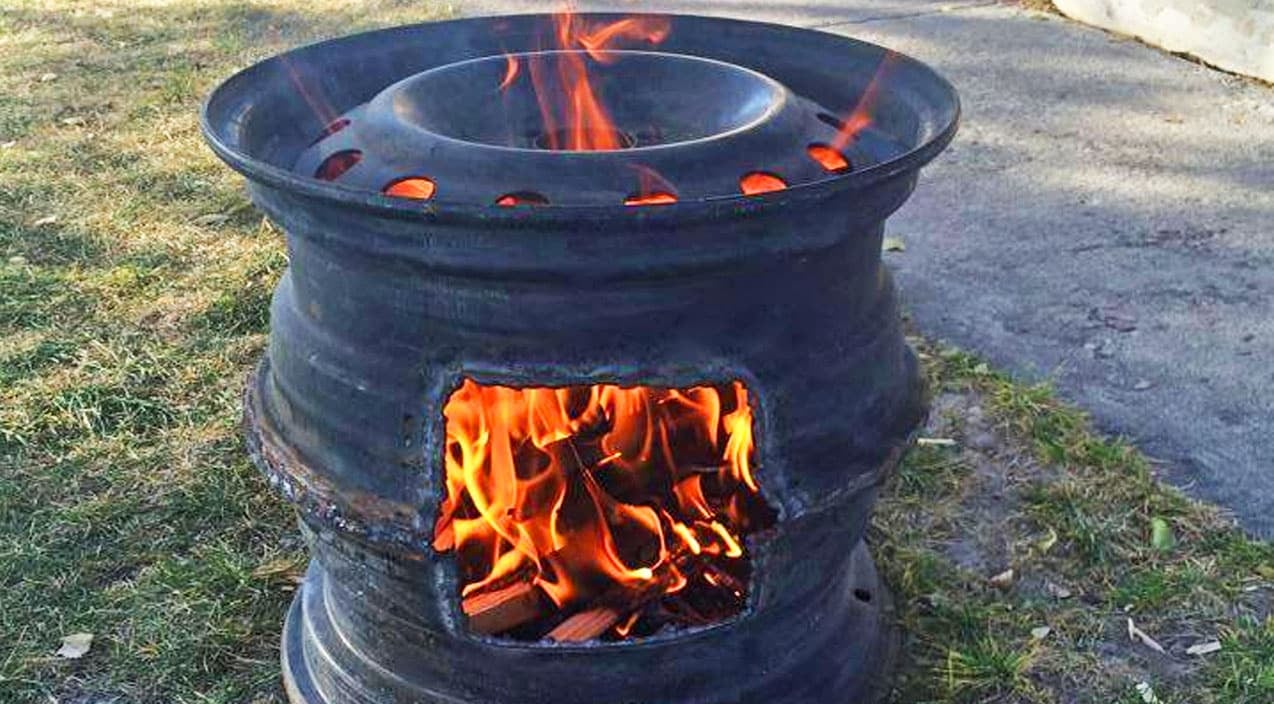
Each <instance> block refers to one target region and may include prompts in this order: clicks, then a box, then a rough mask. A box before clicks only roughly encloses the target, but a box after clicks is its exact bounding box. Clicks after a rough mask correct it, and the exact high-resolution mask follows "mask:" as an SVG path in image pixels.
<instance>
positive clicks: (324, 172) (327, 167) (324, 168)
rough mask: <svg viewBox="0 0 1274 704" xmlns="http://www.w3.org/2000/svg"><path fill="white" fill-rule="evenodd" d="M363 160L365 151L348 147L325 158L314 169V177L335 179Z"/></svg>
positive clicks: (327, 179) (325, 179)
mask: <svg viewBox="0 0 1274 704" xmlns="http://www.w3.org/2000/svg"><path fill="white" fill-rule="evenodd" d="M362 160H363V153H362V152H360V151H358V150H357V149H346V150H345V151H340V152H336V153H335V154H333V155H331V156H329V157H328V158H326V159H324V160H323V163H322V164H319V167H318V168H317V169H315V171H314V178H316V179H318V180H320V181H335V180H336V179H338V178H340V177H341V176H343V175H344V174H345V172H346V171H349V170H350V169H352V168H354V166H355V165H357V164H358V162H360V161H362Z"/></svg>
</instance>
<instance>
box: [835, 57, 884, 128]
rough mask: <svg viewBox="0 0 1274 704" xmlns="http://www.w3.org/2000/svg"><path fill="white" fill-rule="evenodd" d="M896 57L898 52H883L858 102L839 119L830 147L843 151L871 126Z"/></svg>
mask: <svg viewBox="0 0 1274 704" xmlns="http://www.w3.org/2000/svg"><path fill="white" fill-rule="evenodd" d="M898 57H899V54H898V53H896V52H893V51H886V52H885V55H884V56H883V57H882V58H881V59H880V64H879V65H878V66H877V67H876V73H875V74H873V75H872V77H871V81H870V82H868V84H867V88H866V89H864V90H863V94H862V95H860V96H859V97H858V103H857V104H855V105H854V109H853V110H851V111H850V112H849V114H848V115H846V116H845V118H844V119H843V120H841V126H840V130H839V131H838V132H837V133H836V137H835V138H834V139H832V143H831V145H830V146H831V148H832V149H834V150H836V151H843V150H844V149H845V147H848V146H849V143H850V142H852V141H854V140H855V139H856V138H857V137H858V135H860V134H862V132H863V130H865V129H867V128H868V127H871V125H872V121H873V117H872V116H873V115H874V114H875V113H876V103H877V102H878V101H879V100H880V89H881V86H882V84H883V83H884V82H885V78H886V76H887V74H888V73H889V72H890V71H891V70H892V69H893V67H894V65H895V64H896V63H897V62H898Z"/></svg>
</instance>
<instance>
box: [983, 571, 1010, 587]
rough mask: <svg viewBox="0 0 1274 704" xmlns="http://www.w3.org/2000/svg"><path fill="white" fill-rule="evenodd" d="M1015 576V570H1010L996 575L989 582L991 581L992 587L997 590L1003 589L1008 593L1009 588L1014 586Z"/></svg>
mask: <svg viewBox="0 0 1274 704" xmlns="http://www.w3.org/2000/svg"><path fill="white" fill-rule="evenodd" d="M1014 576H1015V573H1014V572H1013V569H1012V568H1009V569H1007V570H1004V571H1003V572H1001V573H999V574H997V575H995V576H994V577H992V578H991V579H990V580H988V581H990V582H991V586H993V587H995V588H996V589H1002V590H1006V591H1007V590H1008V589H1009V587H1012V586H1013V578H1014Z"/></svg>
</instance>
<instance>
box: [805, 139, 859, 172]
mask: <svg viewBox="0 0 1274 704" xmlns="http://www.w3.org/2000/svg"><path fill="white" fill-rule="evenodd" d="M805 153H806V154H809V156H810V158H811V159H813V160H814V161H817V162H818V165H819V166H821V167H823V170H824V171H826V172H828V173H833V174H841V173H845V172H846V171H851V170H853V168H854V167H853V165H852V164H851V163H850V162H849V159H848V158H846V157H845V155H844V154H842V153H841V152H840V150H838V149H835V148H833V147H831V146H829V145H826V144H821V143H815V144H811V145H809V146H808V147H806V148H805Z"/></svg>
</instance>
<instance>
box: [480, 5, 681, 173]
mask: <svg viewBox="0 0 1274 704" xmlns="http://www.w3.org/2000/svg"><path fill="white" fill-rule="evenodd" d="M670 26H671V24H670V22H669V21H668V20H667V19H666V18H661V17H641V18H636V17H633V18H627V19H622V20H617V21H614V22H609V23H596V22H593V23H590V22H588V21H586V20H584V19H582V18H580V17H579V16H578V15H576V14H575V13H574V12H572V11H569V10H568V11H563V12H560V13H558V14H556V15H554V32H553V35H554V37H553V39H554V41H553V48H555V49H560V50H564V51H563V52H562V53H558V54H553V55H552V59H546V58H544V57H541V56H534V57H532V58H531V59H530V60H528V61H527V64H528V66H527V68H528V71H529V73H530V75H531V83H532V85H533V87H534V89H535V97H536V101H537V102H538V103H539V106H540V116H541V120H542V123H543V128H544V141H545V144H546V146H547V147H548V148H549V149H554V150H560V149H569V150H576V151H601V150H613V149H622V148H624V147H626V146H628V144H627V143H626V142H625V140H624V138H623V136H622V134H621V132H620V131H619V129H618V128H617V127H616V126H615V123H614V120H613V119H612V118H611V115H610V112H609V111H608V110H607V109H606V106H605V105H603V104H602V102H601V99H600V98H599V97H598V95H597V92H596V90H595V89H594V86H593V82H592V80H591V79H590V77H589V73H588V62H589V60H592V61H595V62H597V63H613V62H614V61H615V60H617V59H618V55H617V54H615V53H613V52H612V51H611V50H612V49H614V47H615V46H616V45H617V44H619V43H621V42H625V43H632V42H645V43H650V44H658V43H659V42H662V41H663V40H664V39H665V38H666V37H667V36H668V32H669V28H670ZM518 66H519V64H518V61H517V60H516V59H515V58H514V57H512V56H509V57H508V66H507V68H506V70H505V76H504V80H503V81H501V83H500V89H501V90H504V89H507V88H508V87H509V86H510V85H512V84H513V83H514V81H515V80H516V79H517V76H518V72H519V68H518Z"/></svg>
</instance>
